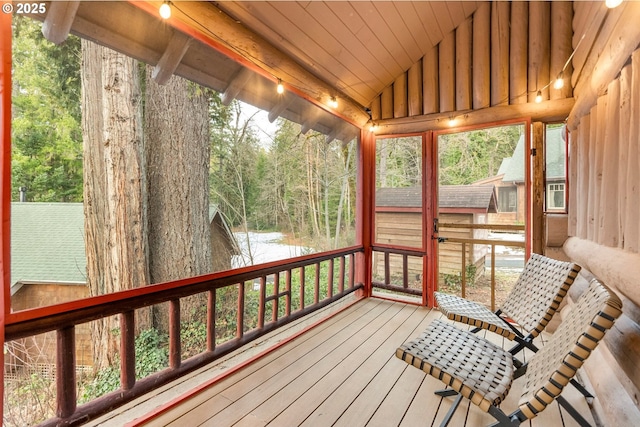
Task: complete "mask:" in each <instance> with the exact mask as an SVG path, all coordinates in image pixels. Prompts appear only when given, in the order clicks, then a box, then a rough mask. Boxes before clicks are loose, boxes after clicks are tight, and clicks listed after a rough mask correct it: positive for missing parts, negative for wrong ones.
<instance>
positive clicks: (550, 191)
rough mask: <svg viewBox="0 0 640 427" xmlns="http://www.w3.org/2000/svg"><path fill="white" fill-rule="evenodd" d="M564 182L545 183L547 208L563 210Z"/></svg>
mask: <svg viewBox="0 0 640 427" xmlns="http://www.w3.org/2000/svg"><path fill="white" fill-rule="evenodd" d="M564 200H565V198H564V183H561V184H548V185H547V209H548V210H564Z"/></svg>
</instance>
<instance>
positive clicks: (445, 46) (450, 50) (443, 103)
mask: <svg viewBox="0 0 640 427" xmlns="http://www.w3.org/2000/svg"><path fill="white" fill-rule="evenodd" d="M438 55H439V58H438V65H439V67H438V69H439V73H440V112H441V113H444V112H449V111H455V109H456V87H455V82H456V70H455V63H456V39H455V32H453V31H451V32H450V33H449V34H447V35H446V36H445V37H444V39H442V41H441V42H440V47H439V49H438Z"/></svg>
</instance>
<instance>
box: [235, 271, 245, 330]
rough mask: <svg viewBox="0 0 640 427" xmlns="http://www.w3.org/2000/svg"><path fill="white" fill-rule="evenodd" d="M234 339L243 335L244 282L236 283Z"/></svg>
mask: <svg viewBox="0 0 640 427" xmlns="http://www.w3.org/2000/svg"><path fill="white" fill-rule="evenodd" d="M236 322H237V324H236V337H237V338H242V336H243V335H244V282H242V283H238V315H237V317H236Z"/></svg>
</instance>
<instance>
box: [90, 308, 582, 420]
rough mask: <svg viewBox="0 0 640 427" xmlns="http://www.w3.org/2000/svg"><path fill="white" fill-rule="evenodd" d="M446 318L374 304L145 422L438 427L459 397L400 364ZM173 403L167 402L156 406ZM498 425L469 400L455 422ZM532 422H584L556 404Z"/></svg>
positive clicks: (574, 398)
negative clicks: (400, 350) (398, 353)
mask: <svg viewBox="0 0 640 427" xmlns="http://www.w3.org/2000/svg"><path fill="white" fill-rule="evenodd" d="M440 317H441V314H440V312H439V311H437V310H429V309H426V308H423V307H416V306H413V305H407V304H402V303H397V302H390V301H385V300H380V299H373V298H369V299H366V300H364V301H362V302H359V303H357V304H355V305H354V306H352V307H350V308H348V309H347V310H345V311H342V312H340V313H339V314H338V315H336V316H335V317H333V318H331V319H330V320H328V321H326V322H324V323H322V324H320V325H319V326H317V327H315V328H313V329H311V330H310V331H307V332H306V333H304V334H303V335H301V336H299V337H297V338H296V339H294V340H293V341H291V342H289V343H287V344H285V345H283V346H281V347H280V348H278V349H276V350H275V351H273V352H271V353H268V354H267V355H265V356H264V357H260V358H259V359H257V360H256V361H254V362H253V363H250V364H248V365H247V366H246V367H244V368H243V369H241V370H238V371H237V372H235V373H233V374H232V375H230V376H227V377H225V378H223V379H221V380H220V381H218V382H217V383H215V384H213V385H211V386H210V387H208V388H207V389H205V390H203V391H202V392H200V393H198V394H196V395H195V396H192V397H190V398H189V399H187V400H184V401H182V402H181V403H180V404H178V405H175V406H174V407H172V408H171V409H170V410H168V411H166V412H163V413H161V414H160V415H158V416H156V417H155V418H153V419H151V420H150V421H149V422H148V423H146V424H145V425H150V426H189V427H196V426H217V427H222V426H286V427H288V426H322V427H324V426H348V427H356V426H385V427H389V426H411V427H413V426H432V425H436V426H437V425H439V423H440V421H441V420H442V418H443V417H444V415H445V414H446V412H447V410H448V409H449V407H450V406H451V403H452V400H453V398H440V397H438V396H436V395H434V394H433V392H434V391H435V390H437V389H441V388H442V383H441V382H440V381H438V380H436V379H434V378H432V377H429V376H427V375H426V374H424V373H423V372H421V371H420V370H418V369H416V368H413V367H411V366H409V365H407V364H406V363H404V362H402V361H401V360H399V359H397V358H396V357H395V355H394V353H395V350H396V348H397V347H398V346H399V345H400V344H402V343H404V342H405V341H408V340H410V339H412V338H413V337H415V336H416V335H418V333H419V332H420V331H421V330H423V329H424V328H425V327H426V326H427V325H428V324H429V323H430V322H431V321H433V319H435V318H440ZM486 337H487V338H488V339H491V340H492V341H495V342H498V343H500V344H501V345H502V341H501V338H500V337H498V336H496V335H495V334H491V333H487V334H486ZM538 344H540V345H544V343H543V342H539V343H538ZM504 345H505V346H509V345H510V342H506V343H505V344H504ZM526 356H527V355H525V357H526ZM200 375H202V374H200ZM520 388H521V385H519V382H518V381H516V382H515V383H514V386H513V388H512V390H511V392H510V394H509V397H508V399H507V401H506V402H504V403H503V405H502V408H503V409H504V410H505V411H506V412H511V411H512V410H513V409H515V407H516V403H517V400H518V398H519V394H520V393H519V392H520ZM564 396H565V397H566V398H567V400H569V402H571V403H572V404H573V405H574V407H576V408H577V409H578V411H579V412H580V413H581V414H583V415H584V416H585V417H586V418H587V419H588V420H589V421H590V422H591V423H592V424H593V425H595V423H594V422H593V418H592V417H591V412H590V410H589V407H588V405H587V402H586V401H585V399H584V398H583V397H582V395H580V394H579V393H578V392H577V391H575V390H574V389H573V388H572V387H569V388H567V389H566V390H565V393H564ZM166 401H167V398H166V396H165V398H164V399H162V401H161V402H156V403H155V404H154V405H162V404H164V403H166ZM152 407H153V406H152ZM146 411H149V409H147V410H146ZM127 412H128V413H129V417H131V418H135V416H142V415H144V414H143V413H142V412H140V407H139V408H138V410H136V408H135V407H132V408H130V409H129V410H128V411H127ZM136 412H137V415H135V416H134V415H132V414H136ZM493 421H494V420H493V418H492V417H491V416H490V415H489V414H487V413H484V412H482V411H481V410H479V409H478V408H477V407H476V406H475V405H472V404H471V405H470V404H469V401H468V400H466V399H463V401H462V403H461V406H460V408H458V411H457V412H456V414H455V416H454V418H453V420H452V422H451V424H450V425H451V426H470V427H475V426H485V425H489V424H490V423H492V422H493ZM116 424H118V425H122V424H123V419H122V417H120V418H111V419H106V420H105V421H104V422H103V423H101V424H100V425H116ZM131 425H135V424H131ZM524 425H527V426H530V427H554V426H576V425H577V423H576V422H575V421H574V420H573V419H572V418H571V417H570V416H569V415H568V414H567V413H566V412H564V410H562V409H561V408H560V407H559V406H558V405H557V403H553V405H551V406H550V407H549V408H547V410H545V411H543V412H542V413H541V415H540V416H539V417H537V418H535V419H534V420H532V421H531V423H530V424H529V423H526V424H524Z"/></svg>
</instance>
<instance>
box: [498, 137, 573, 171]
mask: <svg viewBox="0 0 640 427" xmlns="http://www.w3.org/2000/svg"><path fill="white" fill-rule="evenodd" d="M564 130H565V128H564V126H561V127H557V128H549V129H547V141H546V157H547V166H546V174H547V180H552V179H559V178H564V176H565V161H564V156H563V153H564V143H565V141H564V135H565V134H564ZM524 150H525V140H524V135H521V136H520V139H519V140H518V144H517V145H516V148H515V149H514V150H513V156H512V157H511V160H509V162H508V164H504V160H503V164H502V165H501V166H500V171H503V172H504V177H503V178H502V181H504V182H524V158H525V157H524V153H525V151H524ZM503 166H504V168H503ZM500 171H499V172H498V175H499V174H500Z"/></svg>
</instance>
